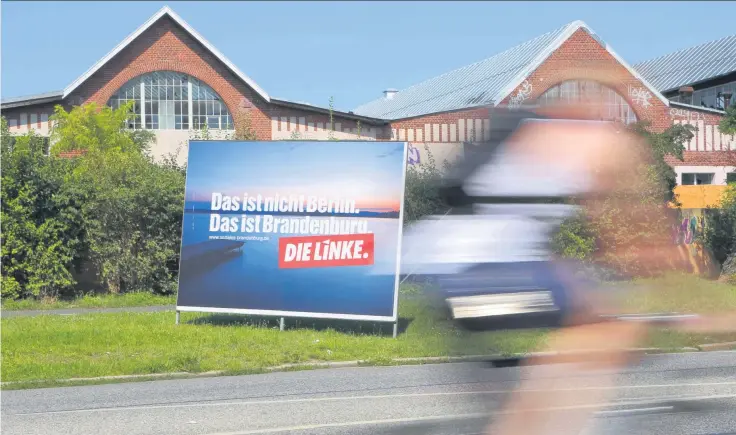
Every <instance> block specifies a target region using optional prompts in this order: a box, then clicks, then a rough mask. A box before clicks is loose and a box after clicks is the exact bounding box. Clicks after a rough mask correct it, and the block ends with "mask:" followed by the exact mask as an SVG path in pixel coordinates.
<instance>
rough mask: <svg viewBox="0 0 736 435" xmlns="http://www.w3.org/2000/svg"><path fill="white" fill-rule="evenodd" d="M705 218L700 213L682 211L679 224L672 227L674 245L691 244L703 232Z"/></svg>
mask: <svg viewBox="0 0 736 435" xmlns="http://www.w3.org/2000/svg"><path fill="white" fill-rule="evenodd" d="M704 228H705V220H704V219H703V216H702V215H699V214H696V213H693V212H684V211H683V214H682V219H681V220H680V222H679V224H676V225H675V228H673V236H674V239H675V240H674V241H675V244H676V245H692V244H693V243H695V242H696V241H697V240H698V236H699V235H701V234H702V233H703V229H704Z"/></svg>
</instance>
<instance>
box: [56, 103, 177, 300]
mask: <svg viewBox="0 0 736 435" xmlns="http://www.w3.org/2000/svg"><path fill="white" fill-rule="evenodd" d="M129 110H130V108H129V107H128V106H124V107H122V108H120V109H118V110H112V109H110V108H108V107H105V108H102V109H99V110H98V108H97V107H95V105H93V104H90V105H87V106H84V107H76V108H74V109H73V110H72V111H71V112H68V113H67V112H66V111H64V110H63V109H62V108H61V107H57V108H56V112H55V116H54V119H55V121H56V123H57V124H56V126H55V128H54V131H53V133H52V141H54V146H53V148H52V152H53V153H55V154H56V153H59V152H61V151H70V150H79V149H84V150H86V152H85V153H84V155H83V156H82V157H80V158H79V161H78V163H77V164H76V165H75V167H74V169H73V171H71V173H70V174H69V175H68V184H69V185H71V186H75V187H76V188H79V189H81V190H82V191H84V192H85V197H86V199H85V202H84V204H83V205H82V207H81V212H82V217H83V222H84V230H85V236H86V242H87V243H88V245H89V259H90V261H91V263H92V265H93V266H94V269H95V272H96V274H97V276H98V277H99V280H100V283H101V284H102V286H103V287H104V289H105V290H107V291H109V292H112V293H118V292H128V291H141V290H143V291H153V292H157V293H170V292H173V291H175V287H176V285H175V283H176V274H177V264H178V252H179V244H180V243H179V240H180V233H181V220H182V210H183V207H184V173H183V171H182V170H181V169H180V168H178V167H176V166H175V164H174V163H173V161H169V163H168V164H166V165H159V164H156V163H155V162H154V161H153V160H152V158H151V157H150V155H149V154H148V153H147V152H146V151H147V150H148V149H149V146H150V143H151V142H152V140H153V135H152V134H151V133H150V132H142V131H130V130H127V129H124V128H123V126H124V124H125V120H126V118H127V117H128V116H130V112H129ZM100 168H105V170H104V171H100Z"/></svg>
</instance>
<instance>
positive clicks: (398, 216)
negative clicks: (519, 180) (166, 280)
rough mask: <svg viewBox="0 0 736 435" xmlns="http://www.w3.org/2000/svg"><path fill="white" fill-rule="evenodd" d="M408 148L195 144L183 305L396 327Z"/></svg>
mask: <svg viewBox="0 0 736 435" xmlns="http://www.w3.org/2000/svg"><path fill="white" fill-rule="evenodd" d="M406 150H407V146H406V143H403V142H358V141H356V142H349V141H328V142H316V141H314V142H310V141H304V142H298V141H284V142H245V141H191V142H190V143H189V156H188V163H187V177H186V191H185V202H184V218H183V223H182V246H181V257H180V270H179V293H178V299H177V310H178V311H202V312H229V313H243V314H256V315H274V316H283V317H314V318H341V319H356V320H372V321H395V320H396V319H397V301H398V274H399V261H400V252H401V246H400V244H401V232H402V218H403V213H402V207H403V202H404V180H405V165H406V159H407V157H406ZM379 270H380V271H381V272H378V271H379ZM386 271H389V272H388V273H386Z"/></svg>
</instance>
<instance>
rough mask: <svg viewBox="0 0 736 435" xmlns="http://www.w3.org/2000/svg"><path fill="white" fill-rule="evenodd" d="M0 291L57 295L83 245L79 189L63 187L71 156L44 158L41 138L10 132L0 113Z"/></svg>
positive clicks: (68, 288)
mask: <svg viewBox="0 0 736 435" xmlns="http://www.w3.org/2000/svg"><path fill="white" fill-rule="evenodd" d="M1 128H2V132H1V133H0V134H2V297H3V298H6V297H11V298H22V297H29V296H34V297H57V296H60V295H66V294H69V293H70V292H73V290H74V284H75V283H74V280H73V278H72V275H71V270H72V268H73V266H75V265H78V263H79V260H80V256H79V252H80V251H81V250H83V246H84V243H83V240H82V239H83V232H84V230H83V225H82V219H81V216H80V213H79V211H78V209H79V207H80V206H81V203H82V195H80V194H79V193H78V192H75V191H74V190H70V189H66V188H65V185H64V177H65V174H66V173H68V171H69V170H70V168H71V167H72V166H73V165H74V163H73V162H71V161H68V160H66V161H64V160H60V159H49V158H48V157H47V156H46V153H45V151H46V143H47V142H46V140H45V138H42V137H40V136H36V135H34V134H33V133H29V134H28V135H25V136H21V137H18V138H13V137H11V136H9V132H8V127H7V123H6V121H5V119H4V118H3V119H2V127H1Z"/></svg>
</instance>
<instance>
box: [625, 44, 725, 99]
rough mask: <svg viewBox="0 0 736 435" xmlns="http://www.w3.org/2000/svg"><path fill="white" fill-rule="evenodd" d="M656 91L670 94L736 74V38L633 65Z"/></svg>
mask: <svg viewBox="0 0 736 435" xmlns="http://www.w3.org/2000/svg"><path fill="white" fill-rule="evenodd" d="M634 69H636V70H637V71H639V73H640V74H641V75H643V76H644V77H646V78H647V80H649V82H650V83H652V85H654V87H656V88H657V90H659V91H661V92H668V91H673V90H676V89H679V88H680V86H686V85H694V84H697V83H700V82H704V81H706V80H710V79H714V78H716V77H720V76H724V75H726V74H730V73H732V72H735V71H736V35H731V36H727V37H725V38H721V39H718V40H715V41H710V42H706V43H704V44H700V45H696V46H695V47H690V48H686V49H683V50H680V51H676V52H674V53H670V54H666V55H664V56H660V57H657V58H655V59H651V60H648V61H646V62H641V63H639V64H636V65H634Z"/></svg>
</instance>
